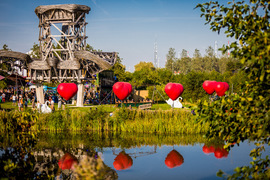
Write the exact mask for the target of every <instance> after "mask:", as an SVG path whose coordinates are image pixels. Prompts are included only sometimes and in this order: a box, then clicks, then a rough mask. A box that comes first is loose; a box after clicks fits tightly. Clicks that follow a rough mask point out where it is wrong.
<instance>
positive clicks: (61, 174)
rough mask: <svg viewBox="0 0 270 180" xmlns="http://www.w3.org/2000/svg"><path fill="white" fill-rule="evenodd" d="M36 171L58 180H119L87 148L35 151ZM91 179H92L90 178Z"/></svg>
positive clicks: (113, 172)
mask: <svg viewBox="0 0 270 180" xmlns="http://www.w3.org/2000/svg"><path fill="white" fill-rule="evenodd" d="M34 156H35V163H36V164H35V171H37V172H39V173H42V174H47V175H50V176H54V177H57V179H82V178H84V177H92V179H104V178H105V179H117V177H118V176H117V173H116V172H115V171H114V170H112V169H111V168H109V167H108V166H107V165H106V164H104V163H103V161H102V160H101V158H100V157H98V156H97V154H96V152H94V151H93V150H89V149H88V148H87V147H83V145H81V147H78V148H62V149H57V148H52V149H43V150H39V151H34ZM90 179H91V178H90Z"/></svg>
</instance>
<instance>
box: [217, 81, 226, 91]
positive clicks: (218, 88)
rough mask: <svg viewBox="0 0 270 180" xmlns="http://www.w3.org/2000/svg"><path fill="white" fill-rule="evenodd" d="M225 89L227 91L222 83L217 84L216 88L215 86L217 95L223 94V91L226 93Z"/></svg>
mask: <svg viewBox="0 0 270 180" xmlns="http://www.w3.org/2000/svg"><path fill="white" fill-rule="evenodd" d="M224 89H225V86H224V84H223V83H222V82H217V83H216V86H215V91H216V93H219V92H220V93H221V92H222V91H224Z"/></svg>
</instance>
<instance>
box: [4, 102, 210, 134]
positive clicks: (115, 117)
mask: <svg viewBox="0 0 270 180" xmlns="http://www.w3.org/2000/svg"><path fill="white" fill-rule="evenodd" d="M20 114H22V113H21V112H17V111H11V112H4V111H1V112H0V118H1V121H0V132H3V131H4V129H5V128H12V126H14V123H11V122H13V121H11V120H10V119H12V118H13V117H17V116H19V117H20V118H22V119H23V118H24V117H26V116H24V115H20ZM32 115H34V116H35V117H36V119H37V120H36V122H35V124H33V125H32V126H33V127H32V129H35V130H49V131H64V130H70V131H85V130H88V131H89V130H95V131H113V132H138V133H158V134H200V133H204V132H206V130H207V129H208V125H201V124H197V123H196V122H195V119H196V116H194V115H192V114H191V113H190V111H187V110H185V109H171V110H138V109H128V108H125V107H124V108H117V109H115V110H114V111H113V112H112V113H110V112H108V110H107V109H105V108H104V107H103V106H98V107H92V108H89V109H88V110H87V111H86V110H84V111H82V110H80V109H71V108H70V109H66V110H59V111H55V112H53V113H48V114H41V113H37V112H32ZM27 117H28V116H27Z"/></svg>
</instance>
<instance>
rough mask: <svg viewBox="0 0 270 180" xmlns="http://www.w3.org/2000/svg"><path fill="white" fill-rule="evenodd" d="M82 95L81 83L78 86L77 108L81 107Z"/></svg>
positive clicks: (82, 86) (82, 87)
mask: <svg viewBox="0 0 270 180" xmlns="http://www.w3.org/2000/svg"><path fill="white" fill-rule="evenodd" d="M83 93H84V85H83V83H80V84H78V92H77V107H83Z"/></svg>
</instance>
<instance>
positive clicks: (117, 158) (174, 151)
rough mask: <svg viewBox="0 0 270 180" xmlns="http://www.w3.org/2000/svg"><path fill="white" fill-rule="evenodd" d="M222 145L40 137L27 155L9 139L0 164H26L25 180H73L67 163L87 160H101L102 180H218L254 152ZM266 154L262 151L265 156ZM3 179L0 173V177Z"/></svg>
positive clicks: (124, 137) (103, 136)
mask: <svg viewBox="0 0 270 180" xmlns="http://www.w3.org/2000/svg"><path fill="white" fill-rule="evenodd" d="M9 145H10V146H9ZM223 145H224V143H223V142H222V141H219V140H215V141H211V142H209V141H207V140H206V139H205V138H203V137H202V136H201V135H177V136H176V135H175V136H171V135H153V134H152V135H151V134H112V133H95V132H91V133H89V132H88V133H76V134H69V133H48V132H43V133H40V134H39V135H38V139H37V141H36V142H35V143H34V146H33V147H31V148H26V149H27V150H22V149H21V147H20V148H18V145H16V143H14V142H12V141H11V140H10V138H9V140H8V141H5V140H4V141H3V142H2V144H1V147H0V158H1V165H3V164H4V163H3V162H5V161H6V160H7V159H8V158H10V157H11V156H14V157H13V158H11V159H12V160H11V161H16V158H17V159H18V160H17V161H20V160H22V161H24V162H26V164H27V163H32V166H28V165H25V164H24V165H23V166H24V168H22V169H23V170H20V175H22V174H23V175H24V176H25V177H29V176H30V177H31V178H36V177H38V176H40V177H41V176H43V177H47V176H54V177H57V178H60V179H73V178H74V176H73V175H72V173H73V170H74V167H75V166H74V165H73V164H80V161H82V159H83V158H85V157H86V156H89V157H93V158H94V159H96V158H97V157H100V158H101V160H102V161H103V163H104V164H105V166H106V168H107V171H106V172H109V173H111V175H110V176H109V177H107V179H119V180H121V179H129V180H130V179H134V180H135V179H136V180H137V179H166V180H169V179H192V180H194V179H208V180H209V179H220V178H218V177H217V176H216V173H217V172H218V170H219V169H221V170H222V171H224V172H225V173H228V174H232V173H233V169H234V168H236V167H237V166H243V165H249V162H250V161H251V160H252V159H251V158H250V157H249V153H250V151H251V150H252V149H253V148H254V147H255V145H254V144H253V142H249V141H245V142H243V143H240V146H238V145H235V146H234V147H233V148H232V149H231V150H230V151H229V152H227V151H226V150H224V149H223V148H222V146H223ZM30 146H31V145H29V147H30ZM269 150H270V149H269V147H267V148H266V152H267V153H269V152H270V151H269ZM16 151H19V152H16ZM23 152H24V153H25V154H23ZM22 156H23V158H21V157H22ZM30 156H31V158H29V157H30ZM19 159H20V160H19ZM74 162H75V163H74ZM20 164H22V163H20ZM108 169H109V170H108ZM7 171H8V170H7ZM22 171H23V172H22ZM7 174H8V173H7V172H6V173H5V172H1V174H0V175H1V177H3V176H7ZM8 176H10V177H16V174H15V173H13V174H12V173H9V175H8Z"/></svg>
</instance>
